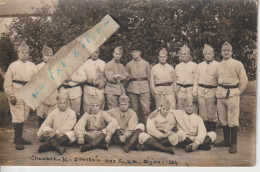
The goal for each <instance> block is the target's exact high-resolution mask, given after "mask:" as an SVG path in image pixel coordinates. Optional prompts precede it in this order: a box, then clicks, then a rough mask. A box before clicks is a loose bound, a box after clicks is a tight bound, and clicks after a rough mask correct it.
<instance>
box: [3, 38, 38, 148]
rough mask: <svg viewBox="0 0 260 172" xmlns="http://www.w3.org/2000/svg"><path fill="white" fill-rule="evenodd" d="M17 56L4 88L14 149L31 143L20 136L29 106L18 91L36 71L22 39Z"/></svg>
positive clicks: (10, 67)
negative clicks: (13, 136) (13, 135)
mask: <svg viewBox="0 0 260 172" xmlns="http://www.w3.org/2000/svg"><path fill="white" fill-rule="evenodd" d="M18 57H19V60H17V61H15V62H13V63H11V64H10V66H9V67H8V69H7V72H6V75H5V81H4V90H5V93H6V95H7V97H8V99H9V102H10V103H9V106H10V111H11V114H12V123H13V125H14V132H15V138H14V143H15V144H16V150H23V149H24V146H23V145H30V144H31V142H29V141H26V140H24V139H23V138H22V134H23V125H24V122H25V121H26V120H27V118H28V116H29V112H30V107H29V106H28V105H27V104H26V103H25V102H24V101H23V100H22V98H21V97H20V95H19V91H20V90H21V89H22V87H23V86H24V85H25V84H26V83H27V82H28V81H29V80H30V79H31V78H32V76H33V75H34V74H36V73H37V68H36V66H35V65H34V64H33V63H32V62H29V61H28V57H29V47H28V46H27V45H26V43H25V42H24V41H23V42H22V43H21V45H20V46H19V47H18Z"/></svg>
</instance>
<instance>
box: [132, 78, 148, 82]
mask: <svg viewBox="0 0 260 172" xmlns="http://www.w3.org/2000/svg"><path fill="white" fill-rule="evenodd" d="M146 80H148V78H147V77H140V78H131V79H130V80H129V81H146Z"/></svg>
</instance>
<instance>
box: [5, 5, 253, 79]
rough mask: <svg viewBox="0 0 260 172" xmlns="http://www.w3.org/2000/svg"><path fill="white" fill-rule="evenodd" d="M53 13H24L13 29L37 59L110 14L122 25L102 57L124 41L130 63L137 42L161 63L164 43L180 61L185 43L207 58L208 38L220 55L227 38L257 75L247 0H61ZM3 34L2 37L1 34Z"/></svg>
mask: <svg viewBox="0 0 260 172" xmlns="http://www.w3.org/2000/svg"><path fill="white" fill-rule="evenodd" d="M55 8H56V9H55V11H54V12H53V13H52V14H50V13H49V10H48V9H49V8H48V6H45V7H43V8H41V9H39V10H38V11H37V12H36V13H37V14H39V15H40V17H37V18H31V17H21V18H18V19H17V21H15V22H14V24H13V27H12V29H13V30H15V31H16V32H17V35H16V37H15V39H16V38H17V37H22V38H26V39H27V41H26V42H27V43H28V45H29V46H30V48H31V52H30V54H31V56H32V61H33V62H35V63H39V62H41V60H42V55H41V51H42V47H43V45H44V44H46V45H48V46H50V47H52V48H53V49H54V52H56V51H58V50H59V48H61V47H62V46H63V45H66V44H67V43H69V42H70V41H72V40H73V39H75V38H76V37H77V36H79V35H81V34H82V33H84V32H85V31H86V30H88V29H89V28H91V27H92V26H94V25H95V24H96V23H97V22H98V21H99V20H101V19H102V18H103V17H104V16H105V15H106V14H110V15H111V16H112V17H113V18H114V19H115V20H116V21H117V22H118V23H119V25H120V29H119V30H118V31H117V32H116V33H115V34H114V35H113V36H112V37H111V38H110V39H109V40H108V41H107V42H106V43H105V44H104V45H103V46H102V47H101V50H102V51H101V58H102V59H103V60H105V61H109V60H110V59H111V58H112V51H113V49H114V48H115V47H116V46H118V45H122V46H123V47H124V50H125V53H124V54H125V58H123V59H122V62H123V63H124V64H126V63H127V62H128V61H130V60H131V56H130V52H129V48H130V46H131V45H132V44H138V45H140V46H142V47H143V52H142V56H143V58H144V59H146V60H147V61H149V62H150V63H151V64H155V63H157V54H158V52H159V50H160V49H161V48H162V47H165V48H167V50H168V51H169V52H170V58H169V63H170V64H172V65H173V66H175V65H176V64H177V63H179V61H178V50H179V47H181V46H182V45H183V44H187V45H188V46H189V47H190V48H191V52H192V56H193V60H194V61H195V62H197V63H198V62H200V61H202V60H203V55H202V49H203V46H204V44H205V43H206V44H209V45H212V46H213V47H214V49H215V52H216V53H215V54H216V59H217V60H221V59H222V57H221V56H220V49H221V46H222V44H223V43H224V42H225V41H228V42H230V43H231V45H232V46H233V52H234V55H233V57H234V58H235V59H238V60H240V61H242V63H243V64H244V65H245V68H246V71H247V74H248V77H249V79H250V80H254V79H256V58H251V56H252V54H253V50H255V49H256V41H257V38H256V35H257V6H256V4H255V2H253V1H252V2H251V1H248V0H215V1H212V0H127V1H125V0H99V1H93V0H76V1H75V0H60V1H58V3H57V5H56V7H55ZM1 39H2V38H1Z"/></svg>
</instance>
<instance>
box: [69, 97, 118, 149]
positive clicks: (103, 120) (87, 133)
mask: <svg viewBox="0 0 260 172" xmlns="http://www.w3.org/2000/svg"><path fill="white" fill-rule="evenodd" d="M100 108H101V101H100V100H99V99H97V98H93V99H92V100H91V106H90V113H88V112H86V113H85V114H84V115H83V116H82V117H81V118H80V120H79V121H78V123H77V124H76V126H75V128H74V131H75V134H76V136H77V139H78V144H80V151H81V152H86V151H89V150H92V149H95V148H101V149H108V143H110V140H111V137H112V135H113V134H114V132H115V130H116V127H117V122H116V119H115V118H113V117H111V116H110V115H109V114H108V113H107V112H105V111H101V110H100Z"/></svg>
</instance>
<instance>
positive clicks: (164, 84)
mask: <svg viewBox="0 0 260 172" xmlns="http://www.w3.org/2000/svg"><path fill="white" fill-rule="evenodd" d="M171 85H172V82H165V83H160V84H155V86H156V87H159V86H171Z"/></svg>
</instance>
